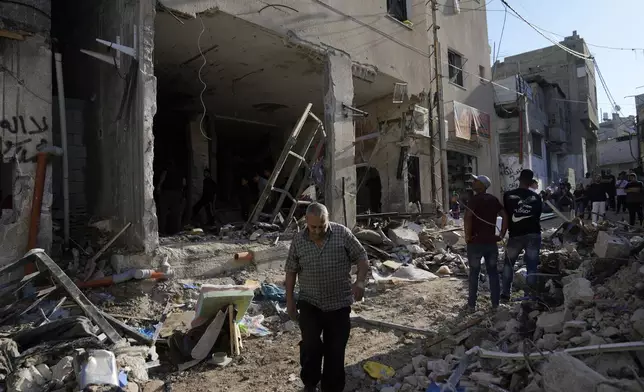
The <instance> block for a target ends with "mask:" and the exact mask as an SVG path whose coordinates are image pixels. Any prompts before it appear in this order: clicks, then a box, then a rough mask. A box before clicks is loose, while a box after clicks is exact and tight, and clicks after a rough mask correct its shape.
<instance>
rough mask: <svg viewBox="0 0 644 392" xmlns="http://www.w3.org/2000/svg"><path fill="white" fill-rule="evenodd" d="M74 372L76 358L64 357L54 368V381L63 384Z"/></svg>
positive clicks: (52, 370)
mask: <svg viewBox="0 0 644 392" xmlns="http://www.w3.org/2000/svg"><path fill="white" fill-rule="evenodd" d="M73 371H74V358H72V357H70V356H67V357H63V359H61V360H60V361H58V363H57V364H55V365H54V366H52V368H51V373H52V376H51V378H52V380H53V381H55V382H56V383H58V384H63V383H65V381H67V378H68V377H69V376H70V375H71V374H72V372H73Z"/></svg>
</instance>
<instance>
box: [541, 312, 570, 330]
mask: <svg viewBox="0 0 644 392" xmlns="http://www.w3.org/2000/svg"><path fill="white" fill-rule="evenodd" d="M564 317H565V316H564V312H563V311H561V312H556V313H542V314H541V315H540V316H539V318H537V327H539V328H541V329H542V330H543V331H544V332H545V333H558V332H562V331H563V326H564V321H565V320H564Z"/></svg>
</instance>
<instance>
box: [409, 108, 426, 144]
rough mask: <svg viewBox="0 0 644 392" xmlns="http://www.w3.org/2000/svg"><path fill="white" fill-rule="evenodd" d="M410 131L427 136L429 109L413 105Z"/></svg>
mask: <svg viewBox="0 0 644 392" xmlns="http://www.w3.org/2000/svg"><path fill="white" fill-rule="evenodd" d="M411 132H412V133H413V134H414V135H418V136H424V137H429V109H427V108H424V107H422V106H419V105H414V110H413V112H412V124H411Z"/></svg>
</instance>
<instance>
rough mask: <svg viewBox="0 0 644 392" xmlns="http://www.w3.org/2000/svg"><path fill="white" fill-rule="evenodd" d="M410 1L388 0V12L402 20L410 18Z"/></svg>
mask: <svg viewBox="0 0 644 392" xmlns="http://www.w3.org/2000/svg"><path fill="white" fill-rule="evenodd" d="M408 1H409V0H387V13H388V14H389V16H391V17H392V18H394V19H396V20H398V21H400V22H404V21H406V20H408V19H409V18H408V15H407V11H408V10H407V6H408V4H407V2H408Z"/></svg>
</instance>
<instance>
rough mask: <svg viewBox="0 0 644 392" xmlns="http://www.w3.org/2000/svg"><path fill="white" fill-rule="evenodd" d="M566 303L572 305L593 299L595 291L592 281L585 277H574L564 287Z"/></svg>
mask: <svg viewBox="0 0 644 392" xmlns="http://www.w3.org/2000/svg"><path fill="white" fill-rule="evenodd" d="M563 294H564V303H565V304H566V306H567V307H571V306H574V305H577V304H580V303H582V304H583V303H589V302H590V301H592V300H593V297H594V296H595V292H594V291H593V288H592V287H591V285H590V281H589V280H588V279H584V278H576V279H573V280H572V281H571V282H570V283H568V284H567V285H565V286H564V287H563Z"/></svg>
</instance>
